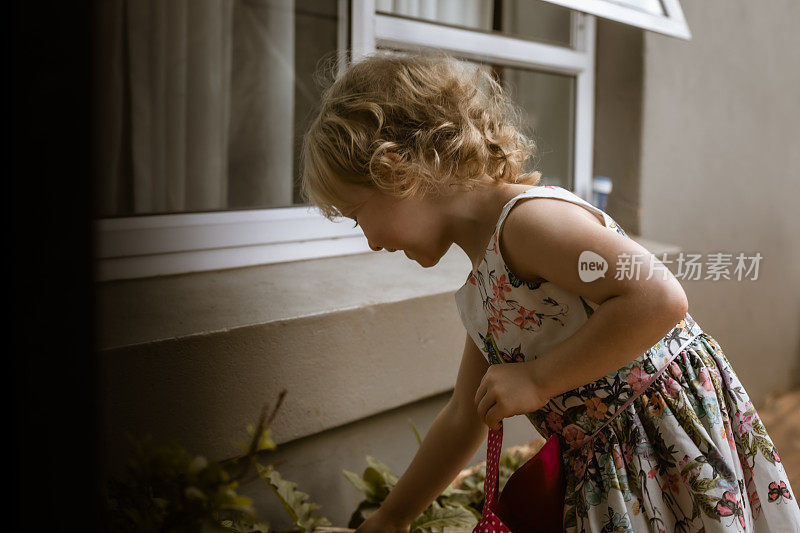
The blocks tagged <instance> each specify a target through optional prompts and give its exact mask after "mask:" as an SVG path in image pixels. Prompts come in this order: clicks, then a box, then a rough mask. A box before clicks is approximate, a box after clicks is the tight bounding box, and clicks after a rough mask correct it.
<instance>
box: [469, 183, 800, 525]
mask: <svg viewBox="0 0 800 533" xmlns="http://www.w3.org/2000/svg"><path fill="white" fill-rule="evenodd" d="M534 197H546V198H558V199H561V200H566V201H569V202H573V203H576V204H578V205H581V206H583V207H585V208H586V209H589V210H590V211H591V212H593V213H595V214H596V215H597V216H598V217H602V219H603V221H604V225H605V227H606V228H608V229H609V230H610V231H616V232H617V233H619V234H620V235H623V236H625V237H627V235H626V233H625V232H624V231H623V230H622V228H621V227H620V226H619V225H618V224H617V223H616V222H615V221H614V220H613V219H612V218H611V217H610V216H609V215H608V214H607V213H605V212H604V211H602V210H601V209H599V208H597V207H595V206H593V205H592V204H590V203H588V202H586V201H585V200H583V199H582V198H580V197H579V196H577V195H575V194H573V193H572V192H570V191H568V190H566V189H563V188H561V187H556V186H550V185H544V186H534V187H531V188H529V189H527V190H526V191H524V192H522V193H521V194H519V195H517V196H516V197H514V198H512V199H511V200H510V201H509V202H508V203H507V204H506V205H505V206H504V207H503V210H502V211H501V214H500V218H499V220H498V222H497V228H496V230H495V232H494V235H493V236H492V238H491V239H490V241H489V247H488V248H487V250H486V254H485V256H484V257H483V258H482V260H481V262H480V263H479V264H478V265H477V266H475V267H474V268H473V270H472V271H471V272H470V274H469V276H468V278H467V281H466V282H465V283H464V285H463V286H462V287H461V288H460V289H459V290H458V291H456V293H455V300H456V304H457V307H458V311H459V315H460V317H461V320H462V322H463V323H464V326H465V328H466V329H467V332H468V334H469V335H470V337H471V338H472V339H473V340H474V341H475V343H476V344H477V345H478V347H479V348H480V349H481V351H482V352H483V354H484V356H485V357H486V358H487V360H488V361H489V362H490V363H491V364H505V363H518V362H524V361H530V360H532V359H536V358H537V357H539V356H542V355H543V354H546V353H547V351H548V350H549V349H550V348H552V347H553V346H555V345H557V344H558V343H560V342H561V341H563V340H564V339H566V338H567V337H569V336H570V335H572V334H573V333H574V332H575V331H576V330H577V329H579V328H580V327H581V326H582V325H583V324H584V323H585V322H586V321H587V320H589V318H590V317H591V315H592V313H593V312H594V311H595V310H596V309H597V307H598V305H597V304H595V303H594V302H591V301H588V300H586V299H584V298H583V297H581V296H580V295H577V294H575V293H572V292H569V291H566V290H564V289H562V288H561V287H558V286H556V285H555V284H553V283H550V282H548V281H547V280H544V279H538V280H531V281H523V280H521V279H519V278H518V277H517V276H515V275H514V273H513V272H512V271H511V270H510V269H509V268H508V266H507V265H506V264H505V262H504V261H503V258H502V255H501V253H500V249H499V244H498V242H499V235H500V230H501V228H502V225H503V221H504V220H505V217H506V216H507V215H508V212H509V211H510V209H511V208H512V207H513V205H514V204H515V203H516V202H517V201H518V200H521V199H524V198H534ZM525 416H526V417H527V418H528V419H529V420H530V421H531V423H532V424H533V425H534V426H535V427H536V429H537V430H538V431H539V433H541V434H542V435H543V436H545V437H549V436H550V435H551V434H553V433H556V434H557V435H558V437H559V440H560V443H561V448H562V450H564V452H563V456H562V460H563V466H564V469H565V472H566V478H567V488H566V494H565V506H564V524H565V529H566V531H567V532H579V531H580V532H584V531H586V532H590V531H591V532H595V531H596V532H612V531H613V532H616V531H620V532H640V531H653V532H700V531H703V532H706V533H710V532H715V531H723V530H724V531H748V532H750V531H757V532H775V533H778V532H779V533H788V532H797V531H800V509H798V505H797V500H796V498H795V494H794V492H793V491H792V487H791V486H790V485H789V481H788V477H787V475H786V471H785V470H784V468H783V465H782V463H781V459H780V455H779V454H778V450H777V449H776V448H775V446H774V445H773V443H772V440H771V439H770V437H769V434H768V433H767V431H766V429H765V428H764V425H763V424H762V422H761V419H760V418H759V417H758V413H756V410H755V408H754V407H753V404H752V402H751V401H750V399H749V398H748V395H747V392H746V391H745V390H744V387H743V386H742V384H741V382H740V381H739V379H738V378H737V377H736V373H735V372H734V371H733V368H731V365H730V363H729V362H728V360H727V358H726V357H725V354H724V353H723V351H722V348H721V346H720V345H719V343H718V342H717V341H716V340H715V339H714V338H713V337H712V336H711V335H709V334H708V333H706V332H704V331H703V330H702V329H701V328H700V326H699V325H698V324H697V322H695V321H694V320H693V319H692V317H691V316H690V315H689V314H688V313H687V314H686V315H685V316H684V318H683V319H682V320H681V321H680V322H679V323H678V324H676V325H675V326H674V327H673V328H672V329H671V330H670V331H669V332H668V333H667V334H666V335H664V337H663V338H662V339H661V340H659V341H658V342H657V343H656V344H654V345H653V346H652V347H651V348H650V349H648V350H647V351H646V352H644V353H643V354H642V355H641V356H640V357H639V358H637V359H636V360H634V361H633V362H631V363H630V364H628V365H627V366H625V367H623V368H620V369H619V370H617V371H616V372H613V373H611V374H609V375H607V376H605V377H603V378H601V379H599V380H597V381H595V382H592V383H589V384H587V385H584V386H581V387H578V388H577V389H574V390H571V391H568V392H566V393H564V394H561V395H559V396H556V397H554V398H553V399H552V400H550V402H549V403H548V404H547V405H545V406H544V407H543V408H542V409H539V410H538V411H533V412H530V413H526V415H525Z"/></svg>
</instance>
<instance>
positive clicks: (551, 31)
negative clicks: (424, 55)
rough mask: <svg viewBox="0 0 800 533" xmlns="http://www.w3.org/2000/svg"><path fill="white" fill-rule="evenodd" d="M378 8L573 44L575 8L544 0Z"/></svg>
mask: <svg viewBox="0 0 800 533" xmlns="http://www.w3.org/2000/svg"><path fill="white" fill-rule="evenodd" d="M631 1H633V0H631ZM375 8H376V11H377V12H381V13H385V14H390V15H398V16H403V17H409V18H415V19H419V20H426V21H430V22H438V23H440V24H447V25H451V26H459V27H463V28H469V29H473V30H482V31H490V32H496V33H501V34H504V35H512V36H515V37H521V38H524V39H530V40H534V41H540V42H545V43H548V44H553V45H559V46H568V47H569V46H572V32H571V14H572V11H571V10H570V9H567V8H565V7H562V6H557V5H554V4H551V3H549V2H545V1H543V0H403V1H399V0H376V2H375Z"/></svg>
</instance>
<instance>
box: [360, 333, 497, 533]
mask: <svg viewBox="0 0 800 533" xmlns="http://www.w3.org/2000/svg"><path fill="white" fill-rule="evenodd" d="M488 367H489V362H488V361H486V359H485V358H484V356H483V354H482V353H481V352H480V351H479V350H478V347H477V346H476V345H475V343H474V342H473V341H472V339H471V338H470V337H469V335H467V338H466V344H465V347H464V353H463V356H462V360H461V367H460V368H459V371H458V377H457V378H456V385H455V389H454V391H453V396H452V398H451V399H450V401H449V402H448V403H447V405H445V407H444V408H443V409H442V410H441V411H440V412H439V414H438V415H437V417H436V419H435V420H434V422H433V425H431V428H430V429H429V430H428V432H427V433H426V434H425V438H424V439H423V440H422V444H421V445H420V448H419V450H418V451H417V453H416V455H415V456H414V458H413V460H412V461H411V464H410V465H409V466H408V468H407V469H406V471H405V473H403V475H402V476H401V477H400V479H399V480H398V482H397V485H396V486H395V487H394V488H393V489H392V491H391V492H390V493H389V495H388V496H387V497H386V500H384V502H383V504H382V505H381V507H380V509H379V510H378V511H376V512H375V513H373V514H372V515H370V517H369V518H368V519H367V520H366V521H365V522H364V524H362V526H361V527H359V528H358V529H357V530H356V531H357V532H358V533H366V532H371V531H381V532H385V531H389V530H390V529H388V528H389V527H390V526H391V527H393V528H398V527H399V528H400V529H399V530H402V528H404V527H407V526H409V525H410V524H411V522H412V521H413V520H414V519H415V518H416V517H417V516H419V515H420V514H422V512H423V511H424V510H425V509H426V508H427V507H428V506H429V505H430V504H431V502H432V501H433V500H434V499H435V498H436V497H437V496H439V494H441V493H442V491H443V490H444V489H445V488H447V485H449V484H450V483H451V482H452V481H453V480H454V479H455V478H456V476H457V475H458V473H459V472H460V471H461V469H462V468H464V466H465V465H466V464H467V462H468V461H469V460H470V459H471V458H472V456H473V455H474V454H475V451H476V450H477V449H478V447H480V445H481V443H482V442H483V441H484V440H485V439H486V435H487V433H488V431H489V428H488V427H487V426H486V425H485V424H484V423H483V421H482V420H481V419H480V418H478V414H477V412H476V410H475V405H474V404H473V402H472V398H473V396H474V394H475V390H476V389H477V387H478V383H480V380H481V378H482V377H483V374H484V373H485V372H486V369H487V368H488Z"/></svg>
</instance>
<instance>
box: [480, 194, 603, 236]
mask: <svg viewBox="0 0 800 533" xmlns="http://www.w3.org/2000/svg"><path fill="white" fill-rule="evenodd" d="M522 198H558V199H560V200H566V201H568V202H572V203H574V204H578V205H580V206H582V207H585V208H587V209H589V210H590V211H591V212H592V213H594V214H595V215H597V216H599V217H601V218H602V219H603V225H605V226H609V225H610V224H609V222H611V217H609V216H608V215H607V214H606V213H605V211H603V210H602V209H600V208H599V207H597V206H595V205H593V204H591V203H589V202H587V201H586V200H584V199H583V198H581V197H580V196H578V195H577V194H575V193H573V192H572V191H569V190H567V189H565V188H563V187H559V186H557V185H534V186H533V187H531V188H529V189H526V190H524V191H522V192H521V193H520V194H518V195H516V196H515V197H514V198H512V199H511V200H509V201H508V202H507V203H506V205H504V206H503V210H502V211H500V218H499V219H498V220H497V226H496V227H495V230H494V234H495V236H497V235H498V234H499V233H500V228H502V226H503V221H505V219H506V217H507V216H508V213H509V212H510V211H511V208H512V207H514V204H515V203H517V200H520V199H522Z"/></svg>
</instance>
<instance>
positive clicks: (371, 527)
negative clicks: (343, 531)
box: [356, 509, 411, 533]
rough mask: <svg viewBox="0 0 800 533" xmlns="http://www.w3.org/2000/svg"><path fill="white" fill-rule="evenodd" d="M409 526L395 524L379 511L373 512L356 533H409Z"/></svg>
mask: <svg viewBox="0 0 800 533" xmlns="http://www.w3.org/2000/svg"><path fill="white" fill-rule="evenodd" d="M410 529H411V526H408V525H406V526H404V525H400V524H396V523H394V522H392V521H391V520H389V519H388V517H386V516H384V515H383V514H382V513H381V512H380V509H379V510H377V511H375V512H373V513H372V514H371V515H369V516H368V517H367V519H366V520H364V522H362V523H361V525H360V526H358V529H356V533H409V532H410Z"/></svg>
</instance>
